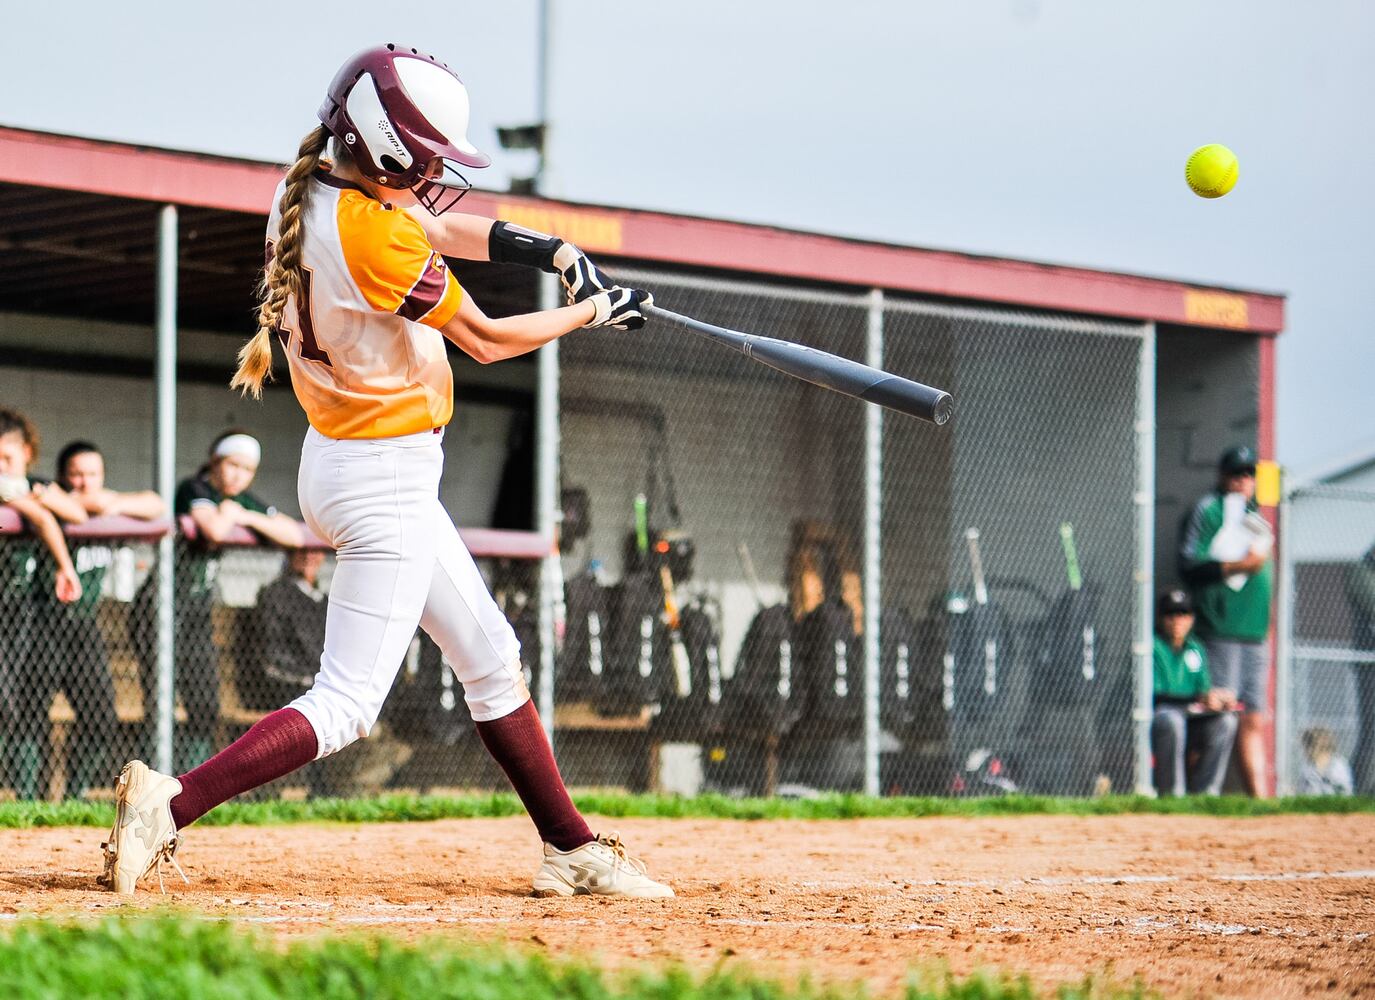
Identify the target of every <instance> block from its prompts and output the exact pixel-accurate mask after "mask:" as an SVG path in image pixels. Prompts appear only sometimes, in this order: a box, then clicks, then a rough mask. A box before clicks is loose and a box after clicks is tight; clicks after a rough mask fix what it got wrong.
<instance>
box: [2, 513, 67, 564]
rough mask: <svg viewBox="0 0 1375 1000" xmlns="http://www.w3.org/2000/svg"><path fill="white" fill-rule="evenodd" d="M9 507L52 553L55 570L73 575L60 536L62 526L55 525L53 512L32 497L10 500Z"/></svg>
mask: <svg viewBox="0 0 1375 1000" xmlns="http://www.w3.org/2000/svg"><path fill="white" fill-rule="evenodd" d="M10 506H11V507H13V508H14V509H15V510H17V511H18V512H19V516H20V517H22V518H23V519H24V520H25V521H27V522H28V524H29V527H30V528H32V529H33V533H34V534H35V535H37V536H38V537H39V539H40V540H41V541H42V542H43V544H44V546H46V547H47V550H48V551H49V552H50V553H52V557H53V562H55V563H57V568H58V569H59V570H62V571H64V572H67V573H75V572H76V570H75V568H73V566H72V556H71V553H70V552H69V551H68V550H67V539H66V536H64V535H63V534H62V526H61V525H59V524H58V523H57V518H56V516H54V515H53V512H52V511H50V510H48V508H47V507H45V506H44V505H43V504H42V503H40V502H39V501H38V500H37V499H36V498H34V497H32V496H26V497H18V498H16V499H14V500H11V501H10Z"/></svg>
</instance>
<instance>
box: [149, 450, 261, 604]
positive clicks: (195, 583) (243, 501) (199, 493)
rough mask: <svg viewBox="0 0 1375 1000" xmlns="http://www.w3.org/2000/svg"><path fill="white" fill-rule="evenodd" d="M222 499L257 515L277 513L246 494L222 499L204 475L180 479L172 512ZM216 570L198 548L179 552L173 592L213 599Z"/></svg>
mask: <svg viewBox="0 0 1375 1000" xmlns="http://www.w3.org/2000/svg"><path fill="white" fill-rule="evenodd" d="M225 500H233V501H234V502H235V503H237V504H238V505H239V506H240V507H242V508H243V509H244V510H251V511H256V512H257V513H259V514H268V515H271V514H275V513H277V510H276V508H274V507H269V506H268V505H267V504H265V503H263V502H262V501H261V500H259V499H258V498H257V497H256V496H254V495H253V494H252V493H249V492H247V491H244V492H243V493H240V494H239V495H238V496H234V497H226V496H225V495H224V494H223V493H221V492H220V491H219V490H217V489H215V487H214V486H213V485H212V484H211V482H210V479H209V478H208V477H206V476H193V477H192V478H190V479H186V480H183V481H182V483H181V485H180V486H178V487H177V493H176V497H175V498H174V499H173V501H172V510H173V512H174V513H176V514H178V515H180V514H189V513H191V511H192V509H193V508H196V507H202V506H204V507H218V506H219V505H220V504H221V503H222V502H223V501H225ZM219 568H220V561H219V558H218V556H216V555H215V553H214V552H213V551H210V550H207V549H205V548H203V547H199V546H197V547H195V548H188V549H186V550H184V551H182V552H181V553H180V558H179V559H178V560H177V593H178V594H180V595H186V596H189V597H203V598H206V599H209V598H211V597H213V596H214V593H215V577H216V575H217V574H218V572H219Z"/></svg>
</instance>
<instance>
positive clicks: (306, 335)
mask: <svg viewBox="0 0 1375 1000" xmlns="http://www.w3.org/2000/svg"><path fill="white" fill-rule="evenodd" d="M275 249H276V248H275V246H274V245H273V244H272V243H269V244H268V245H267V259H268V261H269V262H270V261H271V260H272V254H273V251H274V250H275ZM313 278H314V273H313V272H312V271H311V269H310V268H308V267H302V268H301V299H302V300H303V301H302V302H297V303H296V325H297V326H298V327H300V329H299V330H298V331H297V332H298V333H300V335H301V349H300V351H299V352H298V353H299V354H300V355H301V357H303V358H305V359H306V360H307V361H318V362H319V363H320V364H322V365H324V366H325V367H326V368H333V367H334V364H333V362H331V361H330V359H329V352H328V351H326V350H325V349H324V348H323V347H321V346H320V342H319V341H318V340H316V339H315V321H314V320H313V319H312V318H311V282H312V280H313ZM277 337H278V339H280V340H281V342H282V350H284V351H290V350H291V335H290V333H289V332H288V331H287V330H286V329H284V328H283V327H280V326H279V327H277Z"/></svg>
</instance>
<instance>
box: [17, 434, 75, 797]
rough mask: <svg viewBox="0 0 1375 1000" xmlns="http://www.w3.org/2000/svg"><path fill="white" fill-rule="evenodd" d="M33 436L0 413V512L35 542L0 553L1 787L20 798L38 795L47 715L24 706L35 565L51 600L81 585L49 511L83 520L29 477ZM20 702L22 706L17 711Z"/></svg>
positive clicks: (70, 596) (60, 495)
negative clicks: (42, 563)
mask: <svg viewBox="0 0 1375 1000" xmlns="http://www.w3.org/2000/svg"><path fill="white" fill-rule="evenodd" d="M38 447H39V437H38V431H37V430H36V429H35V428H34V426H33V424H32V422H30V421H29V419H28V418H27V417H25V416H24V415H23V414H21V413H18V412H16V411H14V410H10V409H0V505H3V506H6V507H9V508H11V509H13V510H14V511H15V512H16V513H17V514H18V515H19V516H20V517H21V518H22V519H23V520H24V522H25V524H27V525H28V527H29V530H30V531H31V532H32V533H33V534H34V535H36V536H38V540H39V542H41V543H42V544H41V546H40V545H39V544H38V543H37V542H35V541H34V540H32V539H30V538H15V539H11V540H9V541H7V542H5V543H4V545H3V548H0V742H3V744H4V756H3V760H0V765H2V766H3V771H4V775H3V777H4V783H5V784H7V785H8V786H9V787H10V788H12V789H13V790H14V793H15V795H17V796H18V797H20V798H35V797H37V796H38V794H39V789H40V773H41V769H42V759H43V752H42V747H41V742H42V741H43V740H45V739H46V738H47V733H48V718H47V711H46V708H45V709H44V710H43V711H41V712H40V711H37V710H35V709H34V708H33V707H32V706H31V705H29V704H27V698H26V695H27V694H28V690H27V685H26V677H27V674H28V672H29V669H30V665H31V664H32V662H33V657H34V655H35V651H34V628H33V621H34V599H35V588H36V587H38V586H39V576H38V567H39V559H40V557H43V556H46V558H47V559H50V560H51V566H52V571H51V573H50V574H46V579H45V583H44V585H45V586H46V587H47V588H50V590H51V594H52V597H53V599H55V600H56V601H58V602H61V603H63V604H70V603H71V602H73V601H76V600H78V599H79V598H80V597H81V580H80V578H79V577H78V576H77V572H76V567H75V566H74V565H73V564H72V558H71V553H70V552H69V551H68V550H67V540H66V539H65V538H64V537H63V535H62V528H61V526H60V525H59V524H58V521H57V517H56V516H55V515H54V511H61V512H63V513H64V514H73V516H74V517H76V518H80V519H81V520H84V519H85V515H84V512H83V511H82V510H81V508H80V507H79V506H78V505H76V504H74V503H71V502H70V498H68V497H67V496H66V494H65V493H64V492H63V491H62V489H61V488H60V487H54V486H50V485H49V484H48V482H47V481H46V480H42V479H34V478H30V476H29V467H30V466H31V465H32V464H33V462H34V459H36V458H37V456H38ZM21 700H22V701H24V702H25V703H24V704H21Z"/></svg>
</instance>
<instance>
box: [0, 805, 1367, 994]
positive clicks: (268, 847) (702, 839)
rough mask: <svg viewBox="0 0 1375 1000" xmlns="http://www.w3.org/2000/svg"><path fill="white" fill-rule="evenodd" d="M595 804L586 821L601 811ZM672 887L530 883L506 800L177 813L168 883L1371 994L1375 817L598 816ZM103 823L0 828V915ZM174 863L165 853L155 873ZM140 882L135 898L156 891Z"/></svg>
mask: <svg viewBox="0 0 1375 1000" xmlns="http://www.w3.org/2000/svg"><path fill="white" fill-rule="evenodd" d="M609 825H610V824H603V828H605V827H606V826H609ZM618 825H619V826H620V828H621V830H622V833H623V834H624V836H625V838H626V840H627V842H629V843H630V844H631V845H632V847H633V848H634V849H635V850H636V851H637V852H638V853H640V854H642V855H643V856H644V857H645V859H646V860H647V861H648V862H649V863H650V864H651V866H652V870H653V871H654V872H655V873H658V874H662V875H663V876H664V877H666V878H668V879H669V880H670V881H672V882H673V883H674V885H675V886H676V888H677V890H678V893H679V898H678V899H677V900H675V901H671V902H668V903H653V902H633V903H627V902H611V901H607V900H599V899H592V898H587V897H579V898H574V899H569V900H536V899H530V898H528V897H527V895H526V893H527V892H528V891H529V884H530V882H529V880H530V876H531V875H532V874H533V871H534V867H535V862H536V860H537V858H538V853H537V852H538V844H537V842H536V839H535V837H534V834H533V832H532V830H531V828H530V826H529V823H528V821H527V820H525V819H524V818H514V819H491V820H445V821H440V822H434V823H406V824H377V825H361V826H342V825H341V826H326V825H308V826H286V827H225V828H205V829H199V830H192V831H190V832H189V835H188V836H187V839H186V843H185V846H184V847H183V848H182V852H181V855H180V857H181V859H182V862H183V864H184V866H185V868H186V870H187V874H188V875H189V876H190V877H191V885H190V886H189V887H185V886H182V885H181V883H180V882H179V881H176V885H175V886H173V885H172V884H171V883H169V885H168V888H169V890H171V895H170V901H171V902H173V903H174V904H176V905H178V906H183V907H188V908H192V909H195V910H198V911H201V912H203V913H207V914H216V915H223V916H229V917H232V918H234V919H236V920H239V921H242V922H244V923H246V924H254V925H258V926H261V927H265V928H268V929H270V930H271V931H273V932H274V933H277V934H281V935H303V934H318V933H321V932H328V931H333V930H340V929H345V928H347V929H358V928H369V929H374V930H376V931H378V932H382V933H386V934H390V935H394V936H397V937H402V938H408V939H409V938H414V937H418V936H421V935H426V934H433V933H439V934H451V935H463V936H466V937H469V938H474V937H476V938H482V939H491V938H497V939H504V940H508V941H511V942H514V943H522V944H524V945H526V946H528V947H533V948H538V949H543V950H547V951H548V952H549V953H551V954H563V955H573V956H579V957H586V958H597V959H599V960H601V961H603V962H605V963H607V964H610V965H624V964H626V963H636V962H660V961H663V960H667V959H681V960H683V961H685V962H687V963H689V964H691V965H695V966H705V965H715V964H716V963H718V962H721V961H726V962H728V963H747V964H748V965H749V966H751V967H753V968H756V969H758V970H760V971H765V972H770V971H772V972H780V973H786V974H793V973H800V972H804V971H805V972H808V973H810V974H811V975H812V976H813V977H814V978H824V979H841V980H855V979H863V980H866V981H868V982H869V983H870V985H871V988H872V989H873V990H874V991H876V992H879V993H892V992H894V991H895V990H896V989H897V987H898V985H899V984H900V983H901V982H902V979H903V976H904V973H905V970H906V969H907V968H908V967H909V965H911V964H913V963H925V962H931V961H936V960H944V961H946V962H948V963H949V965H950V966H951V967H952V968H953V969H954V970H955V971H957V972H964V971H968V970H970V969H972V968H975V967H979V966H995V967H998V968H1002V969H1005V970H1008V971H1010V972H1027V973H1029V974H1030V975H1031V976H1033V977H1034V978H1035V979H1037V980H1038V981H1040V982H1042V983H1044V984H1055V983H1060V982H1065V981H1072V980H1078V979H1080V978H1081V977H1082V976H1083V975H1084V973H1086V972H1091V971H1093V972H1097V971H1101V970H1103V969H1104V968H1106V967H1110V968H1111V971H1112V974H1113V976H1115V977H1116V978H1118V979H1130V978H1132V977H1134V976H1140V977H1141V979H1142V980H1144V981H1145V982H1146V984H1147V985H1149V986H1151V987H1154V988H1156V989H1158V990H1160V991H1161V992H1163V993H1164V994H1166V995H1167V996H1196V995H1204V996H1216V997H1241V996H1245V997H1267V998H1270V997H1298V996H1307V995H1310V994H1319V995H1322V994H1326V995H1338V996H1372V997H1375V940H1371V935H1372V933H1375V819H1372V818H1371V817H1369V816H1283V817H1275V818H1266V819H1233V820H1223V819H1213V818H1208V817H1195V816H1116V817H1091V818H1088V817H1086V818H1078V817H1053V816H1030V817H1019V818H999V819H920V820H915V819H906V820H848V821H812V822H804V821H758V822H742V821H729V820H725V821H721V820H623V821H618ZM102 835H103V831H97V830H93V829H56V830H54V829H46V830H42V829H40V830H6V831H0V856H2V857H3V859H4V860H3V862H0V915H3V918H4V919H14V916H13V915H15V914H20V913H42V914H47V915H68V914H104V913H111V912H117V911H118V910H119V909H120V904H119V903H118V902H117V901H116V899H115V898H114V897H112V896H110V895H109V894H107V893H104V892H100V891H98V890H96V889H95V887H94V872H95V867H96V863H97V849H96V845H97V843H98V842H99V840H100V839H101V838H102ZM172 877H173V880H175V879H176V877H175V875H173V876H172ZM162 903H163V899H162V898H161V897H159V895H158V893H157V887H156V883H154V885H153V888H152V890H151V892H141V893H140V894H139V895H138V896H137V897H135V902H134V903H133V904H132V906H134V907H150V906H160V905H161V904H162Z"/></svg>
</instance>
